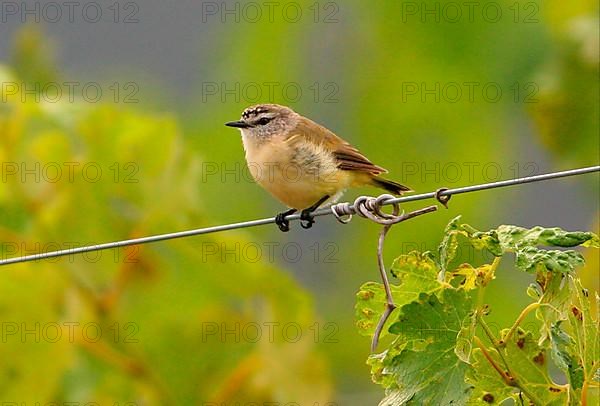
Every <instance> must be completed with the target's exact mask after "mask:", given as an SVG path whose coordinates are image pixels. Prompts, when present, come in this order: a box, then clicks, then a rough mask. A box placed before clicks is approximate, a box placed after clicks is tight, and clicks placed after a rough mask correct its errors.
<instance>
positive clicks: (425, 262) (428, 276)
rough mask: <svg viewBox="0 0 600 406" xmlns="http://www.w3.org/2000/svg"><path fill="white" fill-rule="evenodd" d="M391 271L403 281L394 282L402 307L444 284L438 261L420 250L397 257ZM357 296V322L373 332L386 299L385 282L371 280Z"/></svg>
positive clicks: (364, 332) (396, 299)
mask: <svg viewBox="0 0 600 406" xmlns="http://www.w3.org/2000/svg"><path fill="white" fill-rule="evenodd" d="M390 272H391V273H392V275H393V276H395V277H396V278H398V279H399V281H400V284H399V285H393V284H390V288H391V290H392V296H393V297H394V302H395V303H396V306H398V307H401V306H403V305H405V304H407V303H410V302H412V301H413V300H416V299H417V298H418V297H419V295H420V294H421V293H432V292H435V291H437V290H439V289H441V288H442V284H441V283H439V282H438V281H437V274H438V268H437V265H436V263H435V262H434V261H433V260H432V259H431V258H430V257H429V256H427V255H425V254H421V253H418V252H416V251H412V252H410V253H408V254H406V255H401V256H399V257H398V258H396V260H395V261H394V263H393V264H392V267H391V270H390ZM356 297H357V302H356V306H355V311H356V319H357V321H356V325H357V327H358V330H359V333H360V334H362V335H366V336H372V335H373V333H374V331H375V327H376V326H377V322H378V321H379V317H380V316H381V312H382V311H383V309H384V307H385V303H386V300H385V291H384V289H383V285H382V284H380V283H375V282H367V283H365V284H364V285H362V286H361V288H360V291H359V292H358V293H357V294H356ZM389 320H390V321H391V320H392V317H390V318H389ZM385 335H387V329H386V328H384V329H383V330H382V333H381V336H382V337H383V336H385Z"/></svg>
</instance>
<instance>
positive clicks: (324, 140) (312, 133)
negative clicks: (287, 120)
mask: <svg viewBox="0 0 600 406" xmlns="http://www.w3.org/2000/svg"><path fill="white" fill-rule="evenodd" d="M298 135H301V137H302V138H305V139H306V140H307V141H309V142H312V143H314V144H317V145H318V144H324V145H325V146H326V147H327V148H328V149H330V150H331V151H333V155H334V157H335V159H336V161H337V162H338V168H340V169H341V170H348V171H361V172H367V173H371V174H373V175H380V174H382V173H387V170H385V169H384V168H382V167H381V166H378V165H375V164H373V163H372V162H371V161H369V160H368V159H367V157H365V156H364V155H363V154H361V153H360V152H359V151H358V150H357V149H356V148H354V147H353V146H352V145H350V144H349V143H347V142H346V141H344V140H343V139H341V138H340V137H338V136H337V135H335V134H334V133H332V132H331V131H329V130H328V129H327V128H325V127H323V126H320V125H319V124H317V123H315V122H314V121H312V120H309V119H307V118H305V117H302V118H301V119H300V121H299V122H298V125H297V127H296V131H294V133H293V134H290V138H288V140H291V139H292V138H296V136H298Z"/></svg>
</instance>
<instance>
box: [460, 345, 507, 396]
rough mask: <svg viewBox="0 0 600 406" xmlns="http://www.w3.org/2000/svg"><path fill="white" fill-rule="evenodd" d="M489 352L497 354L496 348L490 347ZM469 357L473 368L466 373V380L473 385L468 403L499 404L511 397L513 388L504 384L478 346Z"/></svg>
mask: <svg viewBox="0 0 600 406" xmlns="http://www.w3.org/2000/svg"><path fill="white" fill-rule="evenodd" d="M490 352H493V353H495V354H496V356H497V352H496V350H494V349H491V350H490ZM471 359H472V366H473V368H470V369H469V370H468V371H467V375H466V382H467V383H469V384H471V386H473V391H472V392H471V397H470V398H469V402H468V404H469V405H491V404H493V405H500V404H502V402H503V401H504V400H506V399H510V398H512V396H513V393H514V391H515V388H513V387H512V386H508V385H506V382H504V380H503V379H502V377H501V376H500V374H499V373H498V372H497V371H496V370H495V369H494V368H490V363H489V362H488V360H487V359H486V358H485V357H484V355H483V352H482V351H481V350H480V349H479V348H476V349H474V350H473V354H472V357H471Z"/></svg>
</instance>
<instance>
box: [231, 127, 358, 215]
mask: <svg viewBox="0 0 600 406" xmlns="http://www.w3.org/2000/svg"><path fill="white" fill-rule="evenodd" d="M243 142H244V149H245V150H246V161H247V163H248V168H249V170H250V173H251V174H252V176H253V177H254V179H255V180H256V182H257V183H258V184H260V185H261V186H262V187H263V188H265V189H266V190H267V191H269V192H270V193H271V194H272V195H273V196H275V197H276V198H277V199H279V200H280V201H281V202H283V203H284V204H285V205H287V206H289V207H292V208H295V209H299V210H301V209H305V208H307V207H310V206H312V205H313V204H314V203H315V202H317V201H318V200H320V199H321V198H322V197H323V196H325V195H329V196H331V197H333V196H334V195H339V192H340V191H342V190H344V189H346V188H347V187H348V186H350V183H351V179H350V174H349V173H348V172H347V171H340V170H338V169H337V166H336V162H335V160H334V158H333V155H332V154H331V153H330V152H329V151H327V150H325V149H324V148H323V147H321V146H318V145H315V144H310V143H306V144H302V143H294V145H293V146H290V144H288V143H286V142H285V140H284V139H283V137H282V138H274V139H271V140H270V141H268V142H266V143H264V144H259V143H257V142H255V141H254V140H253V139H251V138H249V137H243Z"/></svg>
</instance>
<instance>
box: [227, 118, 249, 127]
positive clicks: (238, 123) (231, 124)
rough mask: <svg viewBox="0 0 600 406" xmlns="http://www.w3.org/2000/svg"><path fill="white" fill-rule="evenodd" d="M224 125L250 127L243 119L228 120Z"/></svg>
mask: <svg viewBox="0 0 600 406" xmlns="http://www.w3.org/2000/svg"><path fill="white" fill-rule="evenodd" d="M225 125H226V126H227V127H235V128H248V127H250V124H248V123H246V122H245V121H242V120H239V121H230V122H228V123H225Z"/></svg>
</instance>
